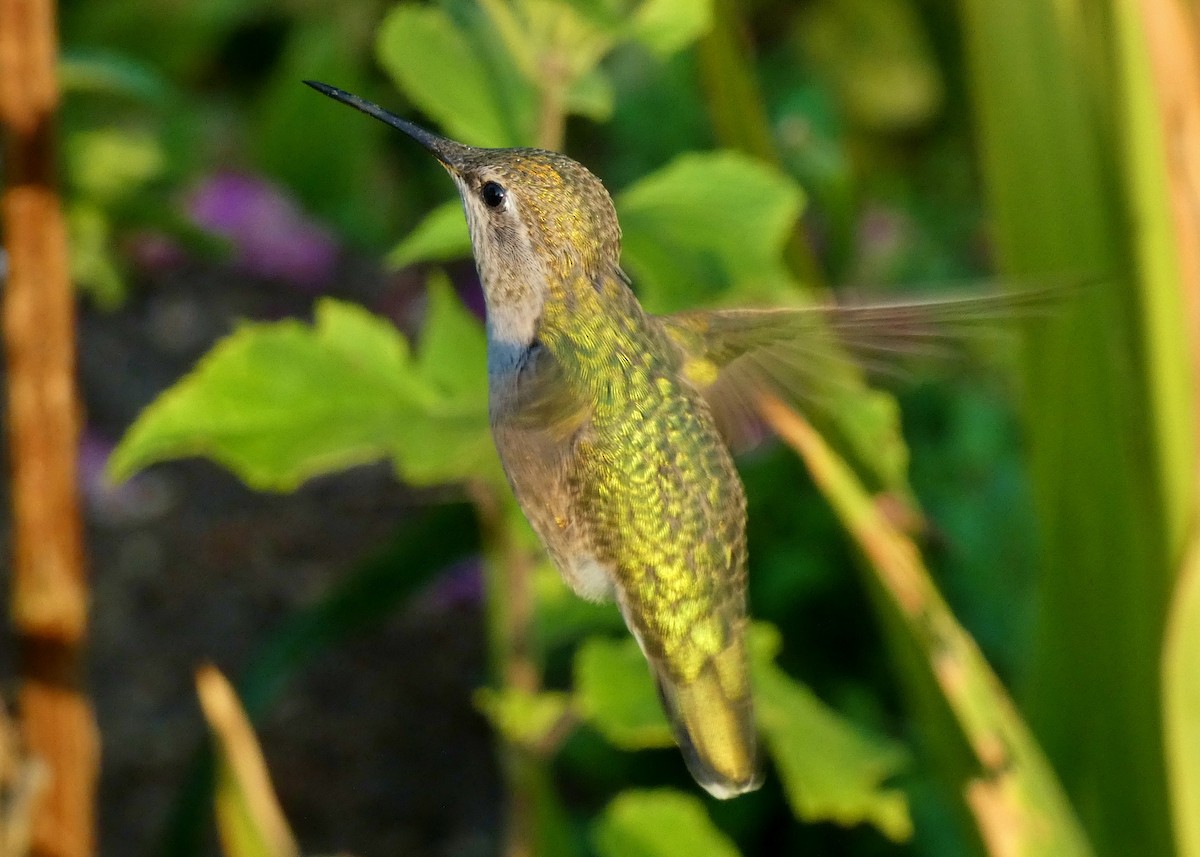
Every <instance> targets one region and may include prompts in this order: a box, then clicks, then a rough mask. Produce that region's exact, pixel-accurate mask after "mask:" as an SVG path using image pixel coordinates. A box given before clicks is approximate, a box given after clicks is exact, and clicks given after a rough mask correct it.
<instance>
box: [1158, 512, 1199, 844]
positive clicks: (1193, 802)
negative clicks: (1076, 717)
mask: <svg viewBox="0 0 1200 857" xmlns="http://www.w3.org/2000/svg"><path fill="white" fill-rule="evenodd" d="M1198 664H1200V535H1197V536H1193V538H1192V544H1191V547H1190V549H1189V551H1188V557H1187V560H1186V562H1185V563H1184V565H1183V568H1182V570H1181V571H1180V574H1179V582H1178V583H1177V584H1176V586H1175V597H1174V600H1173V602H1172V605H1171V611H1170V616H1169V618H1168V622H1167V633H1166V642H1165V645H1164V649H1163V709H1164V717H1165V731H1166V755H1167V772H1168V783H1169V785H1170V789H1171V808H1172V810H1173V812H1174V816H1175V837H1176V840H1177V846H1178V848H1179V857H1200V669H1198V668H1197V665H1198Z"/></svg>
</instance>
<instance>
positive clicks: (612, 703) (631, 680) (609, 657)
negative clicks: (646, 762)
mask: <svg viewBox="0 0 1200 857" xmlns="http://www.w3.org/2000/svg"><path fill="white" fill-rule="evenodd" d="M575 699H576V707H577V708H578V710H579V714H580V716H581V717H582V718H583V719H584V720H585V721H587V722H588V723H590V724H591V725H592V726H594V727H595V728H596V730H597V731H598V732H599V733H600V734H601V735H603V736H604V737H605V738H606V739H607V740H608V741H609V742H611V743H612V744H613V745H615V746H617V747H620V748H622V749H625V750H643V749H647V748H650V747H671V746H674V744H675V739H674V738H673V737H672V735H671V727H670V726H669V725H668V724H667V720H666V717H665V716H664V715H663V711H662V705H661V703H660V702H659V700H658V693H657V692H656V691H655V689H654V682H653V681H652V680H651V678H650V673H649V671H648V668H647V666H646V659H645V658H644V657H643V656H642V653H641V650H639V649H638V646H637V642H636V641H635V640H634V639H633V638H632V637H629V636H626V637H624V638H622V639H609V638H604V637H593V638H591V639H589V640H587V641H586V642H585V643H584V644H583V645H582V646H580V647H579V651H578V652H576V654H575Z"/></svg>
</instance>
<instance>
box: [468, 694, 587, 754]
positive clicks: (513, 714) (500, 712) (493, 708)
mask: <svg viewBox="0 0 1200 857" xmlns="http://www.w3.org/2000/svg"><path fill="white" fill-rule="evenodd" d="M570 705H571V698H570V697H569V696H568V695H567V694H565V693H556V692H550V693H527V692H525V691H523V690H519V689H517V688H515V687H506V688H503V689H501V690H496V689H494V688H490V687H487V688H482V689H480V690H478V691H476V693H475V707H476V708H478V709H479V710H480V711H481V712H482V713H483V714H484V716H486V717H487V719H488V722H490V723H491V724H492V727H493V728H494V729H495V730H496V731H497V732H499V733H500V734H501V735H503V736H504V738H505V739H506V740H507V741H509V742H511V743H513V744H516V745H517V746H518V747H526V748H536V747H538V745H540V744H541V743H542V742H544V741H545V740H546V739H547V737H549V736H550V734H551V733H552V732H553V731H554V730H555V729H556V728H557V727H558V726H559V724H560V723H562V720H563V717H564V716H566V714H567V711H568V709H569V708H570Z"/></svg>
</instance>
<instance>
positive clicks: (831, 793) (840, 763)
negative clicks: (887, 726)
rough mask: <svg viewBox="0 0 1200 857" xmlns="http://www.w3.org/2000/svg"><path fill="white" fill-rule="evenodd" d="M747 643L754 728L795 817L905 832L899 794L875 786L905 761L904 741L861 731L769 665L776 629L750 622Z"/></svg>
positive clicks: (900, 835) (898, 835) (897, 837)
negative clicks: (755, 710)
mask: <svg viewBox="0 0 1200 857" xmlns="http://www.w3.org/2000/svg"><path fill="white" fill-rule="evenodd" d="M750 642H751V651H752V652H753V655H752V666H753V674H754V689H755V703H756V705H757V712H758V725H759V730H760V732H761V733H762V735H763V737H764V739H765V741H766V745H767V749H768V750H769V752H770V754H771V758H772V759H773V760H774V762H775V768H776V770H777V771H778V772H779V777H780V779H781V780H782V781H783V787H784V790H785V792H786V793H787V798H788V803H789V804H790V805H791V807H792V811H793V812H794V813H795V814H796V816H797V817H798V818H802V819H804V820H805V821H834V822H837V823H838V824H841V825H844V826H849V825H852V824H857V823H860V822H864V821H865V822H870V823H871V824H874V825H875V826H876V827H877V828H879V830H880V831H881V832H882V833H883V834H884V835H885V836H887V837H888V838H889V839H892V840H894V841H903V840H906V839H908V838H909V837H910V836H911V835H912V821H911V820H910V818H909V815H908V804H907V802H906V800H905V797H904V794H903V793H902V792H901V791H899V790H897V789H891V788H884V787H883V785H882V784H883V783H884V782H885V781H886V780H887V779H888V778H890V777H892V776H893V775H895V774H896V773H898V772H899V771H901V770H902V769H903V768H904V767H905V766H906V765H907V764H908V761H909V756H908V752H907V751H906V750H905V749H904V747H902V746H901V745H899V744H896V743H895V742H892V741H889V740H886V739H883V738H880V737H876V736H873V735H869V734H868V733H867V732H865V731H864V730H863V729H862V728H860V727H858V726H855V725H854V724H852V723H851V722H850V721H848V720H846V719H845V718H843V717H842V716H841V715H839V714H837V712H835V711H833V710H832V709H830V708H829V707H828V706H826V705H825V704H824V703H823V702H821V700H819V699H818V698H817V697H816V696H815V695H814V694H813V693H812V691H810V690H809V689H808V688H806V687H804V686H803V685H801V684H799V683H798V682H796V681H794V680H793V679H792V678H790V677H789V676H788V675H787V674H786V673H784V672H783V671H782V670H781V669H779V667H777V666H775V665H774V664H773V663H772V661H773V659H774V657H775V654H776V653H777V652H778V651H779V647H780V636H779V631H778V630H777V629H776V628H774V627H773V626H771V625H765V624H762V623H758V624H756V625H755V626H754V628H753V629H752V634H751V638H750Z"/></svg>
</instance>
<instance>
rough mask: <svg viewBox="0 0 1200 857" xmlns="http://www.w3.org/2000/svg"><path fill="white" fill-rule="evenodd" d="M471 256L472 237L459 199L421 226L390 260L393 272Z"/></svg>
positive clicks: (437, 211)
mask: <svg viewBox="0 0 1200 857" xmlns="http://www.w3.org/2000/svg"><path fill="white" fill-rule="evenodd" d="M469 255H471V235H470V233H468V232H467V220H466V218H465V217H464V216H463V209H462V202H461V201H460V200H459V199H458V198H457V197H455V198H454V199H452V200H448V201H447V202H444V203H442V204H441V205H439V206H438V207H437V208H435V209H434V210H433V211H431V212H429V214H427V215H425V219H424V220H422V221H421V222H420V223H418V224H417V227H416V229H414V230H413V231H412V232H410V233H409V234H408V236H407V237H405V238H404V239H403V240H402V241H401V242H400V243H399V244H397V245H396V246H395V247H394V248H393V249H392V251H391V252H390V253H388V256H387V263H388V265H390V266H391V267H393V268H403V267H404V266H406V265H412V264H415V263H416V262H448V261H450V260H452V259H462V258H464V257H466V256H469Z"/></svg>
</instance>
